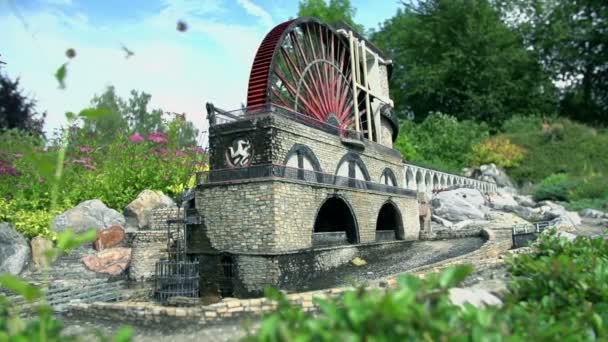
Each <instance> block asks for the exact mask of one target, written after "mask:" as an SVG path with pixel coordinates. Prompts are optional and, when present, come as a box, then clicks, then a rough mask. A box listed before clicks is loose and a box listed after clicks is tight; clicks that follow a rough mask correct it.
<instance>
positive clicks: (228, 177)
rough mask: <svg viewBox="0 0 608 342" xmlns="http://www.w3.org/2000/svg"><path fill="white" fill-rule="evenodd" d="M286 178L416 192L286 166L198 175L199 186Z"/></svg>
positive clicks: (264, 166)
mask: <svg viewBox="0 0 608 342" xmlns="http://www.w3.org/2000/svg"><path fill="white" fill-rule="evenodd" d="M272 177H274V178H286V179H291V180H300V181H304V182H308V183H316V184H326V185H333V186H341V187H348V188H355V189H365V190H372V191H379V192H388V193H393V194H398V195H410V196H415V195H416V192H415V191H413V190H409V189H404V188H400V187H396V186H390V185H385V184H380V183H375V182H371V181H365V180H361V179H355V178H350V177H343V176H337V175H333V174H328V173H322V172H317V171H313V170H304V169H298V168H293V167H289V166H285V165H275V164H265V165H255V166H249V167H242V168H233V169H221V170H212V171H206V172H199V173H197V175H196V179H197V184H198V185H203V184H216V183H226V182H231V181H241V180H253V179H260V178H272Z"/></svg>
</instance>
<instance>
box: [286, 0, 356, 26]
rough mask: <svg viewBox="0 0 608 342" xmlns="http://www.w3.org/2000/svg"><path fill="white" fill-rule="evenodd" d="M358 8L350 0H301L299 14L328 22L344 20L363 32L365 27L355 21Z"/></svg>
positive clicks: (334, 22) (333, 22)
mask: <svg viewBox="0 0 608 342" xmlns="http://www.w3.org/2000/svg"><path fill="white" fill-rule="evenodd" d="M356 12H357V10H356V9H355V8H354V7H353V6H352V4H351V3H350V0H330V1H329V3H327V2H326V1H325V0H303V1H300V5H299V9H298V16H300V17H315V18H318V19H321V20H323V21H324V22H326V23H328V24H337V23H340V22H343V23H345V24H348V25H349V26H351V27H352V28H353V29H355V30H356V31H358V32H363V30H364V27H363V25H361V24H357V23H355V21H354V20H353V17H354V16H355V13H356Z"/></svg>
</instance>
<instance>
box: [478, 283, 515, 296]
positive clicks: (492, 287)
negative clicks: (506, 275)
mask: <svg viewBox="0 0 608 342" xmlns="http://www.w3.org/2000/svg"><path fill="white" fill-rule="evenodd" d="M471 288H472V289H474V290H483V291H487V292H489V293H491V294H493V295H495V296H503V295H504V294H506V293H507V292H509V288H508V286H507V282H506V280H504V279H490V280H482V281H480V282H479V283H477V284H475V285H473V286H471Z"/></svg>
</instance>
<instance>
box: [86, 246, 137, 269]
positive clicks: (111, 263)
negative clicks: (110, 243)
mask: <svg viewBox="0 0 608 342" xmlns="http://www.w3.org/2000/svg"><path fill="white" fill-rule="evenodd" d="M82 262H84V264H85V266H86V267H87V268H88V269H89V270H91V271H93V272H97V273H106V274H109V275H119V274H121V273H122V272H124V271H125V270H126V269H127V267H128V266H129V263H130V262H131V248H123V247H119V248H110V249H105V250H103V251H101V252H98V253H97V254H96V255H85V256H84V257H82Z"/></svg>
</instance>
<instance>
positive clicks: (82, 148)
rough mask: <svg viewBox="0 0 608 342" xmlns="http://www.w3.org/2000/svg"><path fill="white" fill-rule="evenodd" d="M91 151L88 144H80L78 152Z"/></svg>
mask: <svg viewBox="0 0 608 342" xmlns="http://www.w3.org/2000/svg"><path fill="white" fill-rule="evenodd" d="M91 151H93V148H91V147H88V146H80V152H84V153H88V152H91Z"/></svg>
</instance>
